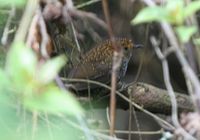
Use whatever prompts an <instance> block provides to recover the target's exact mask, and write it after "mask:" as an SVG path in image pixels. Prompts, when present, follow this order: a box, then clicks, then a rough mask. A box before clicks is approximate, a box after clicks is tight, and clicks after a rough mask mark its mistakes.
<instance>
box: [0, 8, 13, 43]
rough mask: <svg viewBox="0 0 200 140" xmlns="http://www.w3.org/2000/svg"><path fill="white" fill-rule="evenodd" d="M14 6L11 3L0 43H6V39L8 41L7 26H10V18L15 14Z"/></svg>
mask: <svg viewBox="0 0 200 140" xmlns="http://www.w3.org/2000/svg"><path fill="white" fill-rule="evenodd" d="M15 10H16V9H15V6H14V5H12V6H11V9H10V10H9V16H8V20H7V22H6V25H5V28H4V31H3V34H2V38H1V43H2V45H6V44H7V41H8V35H9V32H10V31H9V28H10V24H11V20H12V18H13V17H14V16H15Z"/></svg>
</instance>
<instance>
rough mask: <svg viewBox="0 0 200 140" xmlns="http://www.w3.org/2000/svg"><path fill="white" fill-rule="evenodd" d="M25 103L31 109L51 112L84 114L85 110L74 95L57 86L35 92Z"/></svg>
mask: <svg viewBox="0 0 200 140" xmlns="http://www.w3.org/2000/svg"><path fill="white" fill-rule="evenodd" d="M24 105H25V107H27V108H28V109H30V110H31V111H33V110H38V111H46V112H49V113H55V114H56V113H67V114H70V115H83V110H82V108H81V107H80V105H79V104H78V102H77V101H76V100H75V98H73V96H72V95H71V94H70V93H68V92H64V91H62V90H60V89H59V88H57V87H52V86H51V87H49V88H47V90H46V91H44V92H43V93H41V94H35V95H33V96H32V97H27V98H26V99H25V100H24Z"/></svg>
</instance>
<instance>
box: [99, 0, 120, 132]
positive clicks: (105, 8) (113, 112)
mask: <svg viewBox="0 0 200 140" xmlns="http://www.w3.org/2000/svg"><path fill="white" fill-rule="evenodd" d="M102 6H103V11H104V16H105V19H106V23H107V25H108V33H109V36H110V39H111V43H112V46H113V48H114V53H113V65H112V74H111V87H112V88H111V93H110V135H111V136H114V134H115V132H114V131H115V119H116V116H115V115H116V87H117V85H116V84H117V74H118V69H119V68H120V65H121V62H122V57H123V52H122V48H119V47H118V46H117V44H116V42H115V39H114V34H113V30H112V25H111V20H110V12H109V8H108V0H102Z"/></svg>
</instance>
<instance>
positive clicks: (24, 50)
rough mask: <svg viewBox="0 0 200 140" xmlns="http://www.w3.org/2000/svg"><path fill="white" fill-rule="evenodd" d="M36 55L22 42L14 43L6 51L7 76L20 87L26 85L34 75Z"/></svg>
mask: <svg viewBox="0 0 200 140" xmlns="http://www.w3.org/2000/svg"><path fill="white" fill-rule="evenodd" d="M36 64H37V57H36V55H35V54H34V52H33V51H32V50H31V49H30V48H28V47H26V46H25V45H24V44H23V43H15V44H13V46H12V47H11V49H10V51H9V52H8V56H7V61H6V72H7V74H8V76H9V78H10V79H11V80H12V81H13V82H14V83H13V85H16V86H18V87H20V88H22V89H23V88H24V87H26V85H27V83H29V82H30V81H32V80H33V79H34V76H35V69H36Z"/></svg>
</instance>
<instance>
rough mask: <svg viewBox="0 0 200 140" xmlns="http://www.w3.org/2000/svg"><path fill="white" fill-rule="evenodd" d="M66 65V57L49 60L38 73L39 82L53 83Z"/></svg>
mask: <svg viewBox="0 0 200 140" xmlns="http://www.w3.org/2000/svg"><path fill="white" fill-rule="evenodd" d="M65 63H66V58H65V56H58V57H56V58H53V59H50V60H48V61H47V62H46V63H45V64H44V65H42V67H41V69H40V70H39V72H38V78H39V81H41V82H42V83H44V84H46V83H49V82H51V81H52V80H53V79H54V78H55V77H56V75H57V74H58V73H59V71H60V69H61V68H62V67H63V66H64V65H65Z"/></svg>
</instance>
